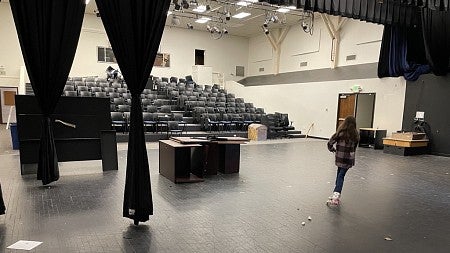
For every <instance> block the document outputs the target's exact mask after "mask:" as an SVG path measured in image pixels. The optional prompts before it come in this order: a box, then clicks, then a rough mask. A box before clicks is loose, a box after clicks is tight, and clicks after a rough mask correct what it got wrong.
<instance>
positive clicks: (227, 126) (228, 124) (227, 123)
mask: <svg viewBox="0 0 450 253" xmlns="http://www.w3.org/2000/svg"><path fill="white" fill-rule="evenodd" d="M220 123H221V124H222V126H223V130H225V131H230V130H231V126H232V125H233V123H232V122H231V120H230V117H229V116H228V114H223V115H222V120H221V121H220Z"/></svg>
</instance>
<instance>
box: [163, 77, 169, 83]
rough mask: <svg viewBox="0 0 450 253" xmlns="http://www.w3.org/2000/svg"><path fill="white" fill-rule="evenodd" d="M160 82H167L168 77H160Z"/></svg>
mask: <svg viewBox="0 0 450 253" xmlns="http://www.w3.org/2000/svg"><path fill="white" fill-rule="evenodd" d="M161 82H165V83H168V82H169V78H167V77H161Z"/></svg>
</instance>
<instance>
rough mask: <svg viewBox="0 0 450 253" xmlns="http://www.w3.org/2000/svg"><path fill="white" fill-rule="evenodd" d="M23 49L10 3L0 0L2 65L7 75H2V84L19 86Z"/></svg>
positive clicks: (0, 59) (0, 63) (0, 78)
mask: <svg viewBox="0 0 450 253" xmlns="http://www.w3.org/2000/svg"><path fill="white" fill-rule="evenodd" d="M22 65H24V63H23V58H22V51H21V50H20V45H19V39H18V37H17V32H16V27H15V25H14V20H13V17H12V14H11V8H10V6H9V3H4V2H0V66H4V68H5V71H6V76H0V86H18V85H19V74H20V66H22Z"/></svg>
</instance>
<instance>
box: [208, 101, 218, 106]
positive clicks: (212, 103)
mask: <svg viewBox="0 0 450 253" xmlns="http://www.w3.org/2000/svg"><path fill="white" fill-rule="evenodd" d="M206 106H207V107H215V106H216V103H215V102H213V101H209V102H206Z"/></svg>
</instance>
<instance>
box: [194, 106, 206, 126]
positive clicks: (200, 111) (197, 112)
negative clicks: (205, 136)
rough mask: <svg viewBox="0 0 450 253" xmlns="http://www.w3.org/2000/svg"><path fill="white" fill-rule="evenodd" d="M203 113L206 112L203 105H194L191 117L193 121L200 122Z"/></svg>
mask: <svg viewBox="0 0 450 253" xmlns="http://www.w3.org/2000/svg"><path fill="white" fill-rule="evenodd" d="M205 113H206V109H205V107H195V108H194V111H193V115H192V116H193V118H194V121H195V122H196V123H200V122H201V117H202V115H203V114H205Z"/></svg>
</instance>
